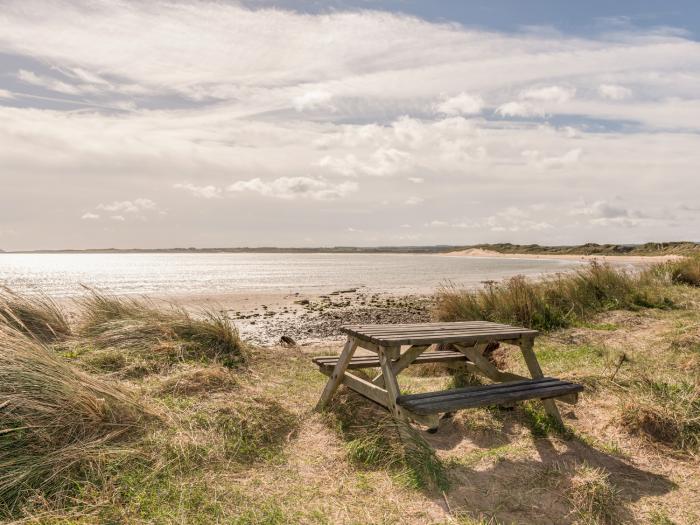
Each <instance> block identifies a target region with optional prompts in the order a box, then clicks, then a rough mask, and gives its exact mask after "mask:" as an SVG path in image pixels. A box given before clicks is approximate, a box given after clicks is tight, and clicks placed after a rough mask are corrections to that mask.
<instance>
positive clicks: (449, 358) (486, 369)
mask: <svg viewBox="0 0 700 525" xmlns="http://www.w3.org/2000/svg"><path fill="white" fill-rule="evenodd" d="M341 330H342V331H343V332H344V333H346V334H347V336H348V338H347V342H346V343H345V347H344V348H343V351H342V353H341V354H340V356H323V357H315V358H313V361H314V362H315V363H316V364H317V365H318V366H319V369H320V371H321V372H323V373H324V374H326V375H328V376H329V379H328V383H326V386H325V388H324V390H323V393H322V394H321V398H320V400H319V402H318V405H317V409H321V408H323V407H325V406H326V405H327V404H328V402H329V400H330V399H331V397H332V396H333V394H334V393H335V391H336V390H337V388H338V386H339V385H340V384H341V383H342V384H344V385H345V386H347V387H348V388H350V389H352V390H354V391H356V392H358V393H359V394H361V395H363V396H364V397H366V398H368V399H370V400H372V401H374V402H375V403H378V404H379V405H381V406H383V407H385V408H387V409H388V410H389V411H390V412H391V413H392V414H393V416H394V417H395V418H396V419H398V420H403V421H413V422H415V423H418V424H422V425H426V426H427V427H429V429H432V430H436V429H437V427H438V422H439V419H440V415H441V414H445V413H452V412H454V411H456V410H460V409H465V408H475V407H481V406H489V405H504V404H505V405H508V404H512V403H514V402H517V401H524V400H526V399H540V400H542V403H543V404H544V408H545V410H546V411H547V413H548V414H549V415H550V416H552V417H553V418H554V419H555V420H556V421H557V422H559V423H560V424H561V422H562V420H561V416H560V414H559V410H558V409H557V406H556V404H555V403H554V400H555V399H556V400H559V401H563V402H566V403H570V404H574V403H576V401H577V398H578V393H579V392H581V391H582V390H583V386H581V385H578V384H575V383H571V382H568V381H562V380H559V379H555V378H551V377H545V376H544V374H543V373H542V369H541V368H540V365H539V363H538V362H537V357H536V356H535V353H534V351H533V345H534V341H535V337H536V336H537V334H538V332H537V331H535V330H530V329H528V328H519V327H516V326H509V325H505V324H498V323H491V322H487V321H466V322H453V323H419V324H390V325H387V324H383V325H369V324H366V325H349V326H343V327H342V328H341ZM495 343H499V344H500V343H504V344H510V345H515V346H517V347H519V348H520V351H521V353H522V356H523V358H524V360H525V364H526V365H527V368H528V370H529V372H530V376H531V377H525V376H521V375H517V374H513V373H510V372H506V371H503V370H499V369H498V368H497V367H496V366H495V365H494V364H493V363H492V362H491V361H490V360H489V359H488V358H487V357H486V356H485V355H484V350H485V349H486V348H487V347H488V346H489V345H490V344H491V345H493V344H495ZM434 345H436V346H437V347H438V349H437V350H433V351H428V350H429V348H430V347H431V346H434ZM357 348H364V349H366V350H369V351H370V352H372V354H369V355H363V356H357V357H355V351H356V350H357ZM425 363H444V364H448V365H450V366H451V367H457V368H459V367H462V368H465V369H467V370H468V371H470V372H473V373H476V374H480V375H483V376H485V377H487V378H488V379H490V380H491V381H493V383H492V384H488V385H483V386H476V387H466V388H455V389H450V390H442V391H436V392H426V393H421V394H401V389H400V387H399V383H398V380H397V376H398V375H399V374H400V373H401V372H402V371H403V370H405V369H406V368H407V367H408V366H410V365H416V364H425ZM376 367H379V368H380V370H381V372H380V373H379V374H378V375H377V376H376V377H374V378H373V379H372V380H371V381H368V380H366V379H363V378H362V377H360V376H358V375H356V374H353V373H351V372H350V370H353V369H360V368H376Z"/></svg>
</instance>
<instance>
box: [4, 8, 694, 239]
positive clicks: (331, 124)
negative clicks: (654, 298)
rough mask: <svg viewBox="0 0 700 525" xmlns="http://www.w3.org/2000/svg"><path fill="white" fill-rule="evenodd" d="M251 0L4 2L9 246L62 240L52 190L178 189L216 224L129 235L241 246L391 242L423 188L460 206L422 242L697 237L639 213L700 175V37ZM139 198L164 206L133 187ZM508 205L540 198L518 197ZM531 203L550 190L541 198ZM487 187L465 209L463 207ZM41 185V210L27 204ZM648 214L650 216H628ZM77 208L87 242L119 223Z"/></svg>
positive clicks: (70, 195)
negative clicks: (301, 8) (358, 235)
mask: <svg viewBox="0 0 700 525" xmlns="http://www.w3.org/2000/svg"><path fill="white" fill-rule="evenodd" d="M248 4H249V3H245V2H244V3H239V2H172V1H164V0H154V1H152V2H130V1H120V2H111V1H106V0H97V1H91V0H55V1H51V2H46V1H44V0H7V1H6V2H3V14H2V16H1V17H0V53H2V54H3V56H6V57H9V60H10V63H11V64H17V66H14V70H10V72H9V75H6V76H5V77H4V79H3V78H0V89H4V90H5V91H3V92H0V96H2V93H5V92H6V93H5V95H7V94H8V93H9V94H10V96H13V97H14V98H13V99H12V100H11V104H10V103H7V102H6V100H5V99H7V96H5V97H4V98H3V99H2V102H3V104H0V121H2V123H3V125H2V126H0V166H2V167H3V171H2V178H3V191H4V193H3V196H4V197H5V199H4V201H3V205H4V206H3V224H7V228H10V227H11V228H13V229H14V230H15V231H17V235H16V237H14V239H15V240H13V241H12V242H13V243H14V244H13V246H17V247H23V246H20V245H23V244H24V245H25V246H26V247H31V246H32V245H37V247H45V246H49V245H52V244H55V243H59V242H60V239H63V238H65V237H64V236H63V237H62V236H61V235H60V232H61V231H65V228H66V227H67V226H71V227H73V226H75V220H76V218H75V215H76V212H75V211H73V212H69V213H66V215H65V217H64V216H62V215H61V212H60V211H57V210H56V208H55V206H53V205H52V203H53V202H55V201H56V200H60V201H61V202H65V203H66V204H65V209H68V210H79V211H85V210H90V212H89V213H93V214H95V215H97V214H99V215H100V216H101V218H102V219H103V220H104V219H108V218H109V217H110V216H120V217H122V218H124V219H125V220H127V221H131V220H139V219H141V218H143V217H146V218H150V217H154V216H156V215H157V214H159V213H162V212H161V211H160V210H162V209H167V210H169V211H170V210H172V211H171V213H170V215H169V217H168V219H171V218H172V220H173V221H174V218H175V217H179V216H183V215H184V214H188V213H190V212H191V210H192V209H193V208H194V207H196V209H197V220H192V221H187V223H186V224H185V223H183V222H179V225H178V227H177V228H174V227H173V223H172V222H170V220H166V219H164V220H163V221H152V222H151V223H149V224H148V225H147V226H148V227H144V228H138V229H132V233H131V235H133V236H134V238H136V239H137V240H136V241H135V242H133V243H132V242H131V240H132V238H131V237H126V234H124V236H123V237H119V233H118V232H117V233H114V234H113V235H114V237H113V238H110V239H109V240H110V241H113V242H112V245H115V246H116V245H127V246H131V245H135V244H141V245H146V246H148V245H150V246H153V245H181V244H180V243H183V244H187V243H189V244H196V243H198V242H202V243H205V242H206V243H207V244H209V245H214V244H217V243H221V245H223V244H226V243H230V242H231V231H233V229H234V228H237V229H236V230H235V231H236V232H237V234H236V237H235V238H236V242H240V243H248V244H258V243H263V242H265V243H269V244H278V243H292V242H298V243H300V244H303V243H305V242H310V241H306V240H305V239H314V242H315V243H319V244H320V243H329V244H332V243H333V242H334V240H335V237H334V236H335V235H337V234H338V232H343V231H344V228H346V227H347V225H348V224H360V225H362V226H363V227H365V229H366V230H367V236H366V238H365V237H363V240H366V242H370V241H369V240H368V239H377V240H376V242H377V243H389V242H394V241H395V240H396V239H397V237H395V236H394V235H395V234H396V232H398V231H400V230H399V228H400V226H399V225H400V224H404V223H405V224H408V223H415V222H416V220H415V209H413V208H410V207H408V206H406V205H405V204H404V203H405V202H406V201H408V200H410V199H411V198H412V197H414V193H416V190H417V189H420V192H418V193H419V194H420V196H421V198H424V199H425V201H424V202H423V203H422V204H421V212H422V214H425V217H435V218H436V220H442V221H443V222H446V223H448V224H449V225H450V226H449V227H448V226H442V227H432V228H430V229H429V230H428V231H427V233H429V235H428V236H426V237H425V242H450V241H452V242H455V241H459V240H461V237H460V234H463V233H464V231H462V230H465V229H468V233H469V236H470V239H474V241H475V242H479V241H488V240H493V239H494V238H499V240H504V241H505V240H512V241H524V242H530V241H532V242H538V241H539V242H541V241H543V239H544V240H546V241H547V242H553V243H554V242H557V243H568V242H575V241H584V242H585V241H586V240H601V241H604V240H611V241H613V242H617V241H619V240H624V241H626V242H631V240H632V239H637V240H642V241H643V240H647V239H646V238H641V237H642V236H646V237H647V238H654V239H659V240H662V239H664V238H671V237H673V238H692V236H693V235H696V230H697V225H696V224H695V222H694V221H693V219H694V217H693V216H692V215H691V213H689V212H688V213H679V216H680V218H678V219H677V220H676V221H675V222H674V223H673V224H672V221H670V220H666V219H664V218H663V215H662V214H661V212H657V213H656V215H654V217H655V218H651V217H647V218H642V217H638V216H635V215H633V214H632V210H648V209H651V208H654V207H656V206H661V205H664V206H666V207H668V208H671V207H673V203H678V202H684V201H687V200H688V199H689V197H688V196H689V195H695V194H697V193H698V192H700V186H698V178H697V166H698V165H700V151H699V150H698V148H697V135H698V132H699V131H700V125H699V124H698V123H699V122H700V96H698V93H700V80H699V79H700V43H698V42H697V41H695V40H693V39H691V38H689V37H687V36H684V35H682V34H678V33H676V34H673V33H671V32H659V31H656V30H650V31H647V30H642V29H634V28H632V29H630V30H627V29H624V28H621V29H619V30H617V31H616V32H615V33H614V34H606V35H597V34H588V35H584V36H581V35H577V36H572V35H567V34H564V33H555V32H551V31H541V30H533V31H529V32H527V33H519V32H502V31H501V32H499V31H484V30H481V29H478V28H473V27H465V26H462V25H458V24H454V23H451V22H449V21H447V22H445V23H435V22H431V21H427V20H422V19H420V18H417V17H411V16H405V15H403V14H401V13H397V12H395V13H388V12H384V11H380V10H379V9H367V10H344V9H343V8H342V7H339V8H338V9H333V10H324V12H323V13H322V14H319V15H316V14H313V12H314V11H313V10H312V11H311V12H304V13H301V12H298V11H293V10H289V9H279V8H275V9H266V8H264V7H259V6H257V5H256V8H255V9H249V8H246V7H245V6H246V5H248ZM265 4H266V5H267V3H265ZM375 7H377V6H375ZM76 20H80V22H81V23H80V24H76V22H75V21H76ZM144 27H147V28H148V29H149V30H148V31H144V30H143V28H144ZM174 34H176V35H178V38H173V35H174ZM280 50H282V51H280ZM605 86H607V87H605ZM610 86H612V87H613V88H614V89H610ZM620 88H622V89H620ZM46 90H48V91H49V92H48V93H45V91H46ZM71 100H72V101H74V102H73V103H71V102H70V101H71ZM621 100H623V101H624V103H621V102H620V101H621ZM487 108H488V109H487ZM492 108H494V110H493V111H492ZM120 109H126V110H127V111H118V110H120ZM233 174H239V175H236V178H239V179H241V180H239V181H238V182H235V181H234V182H232V184H231V186H232V187H233V189H232V190H230V191H228V190H227V189H226V188H225V187H224V185H221V183H220V182H218V181H222V180H227V181H228V180H232V177H233V176H234V175H233ZM240 174H242V175H240ZM296 174H301V175H302V176H300V177H297V176H296ZM418 180H422V181H423V182H422V183H419V182H418ZM415 184H421V185H420V186H415ZM37 186H39V187H41V188H42V189H43V191H42V195H41V196H38V195H37V194H36V192H33V193H32V191H31V190H32V188H34V187H37ZM75 188H80V189H81V191H80V192H76V191H75ZM174 188H175V189H177V190H178V191H174ZM573 191H575V192H576V193H577V194H578V195H580V196H581V198H582V199H585V202H586V203H595V202H597V201H601V200H606V199H607V200H609V201H610V203H611V205H613V206H618V205H619V203H618V202H617V201H615V200H613V199H612V198H611V197H610V195H616V194H624V195H625V204H624V207H625V208H626V209H627V210H628V211H630V215H628V216H618V217H605V216H603V215H590V216H586V215H570V214H569V213H568V208H567V207H565V206H563V205H562V203H564V202H567V203H568V202H569V201H570V199H571V197H570V195H571V194H572V192H573ZM243 192H245V197H243V195H244V194H243ZM30 195H31V197H29V196H30ZM105 195H108V196H110V198H109V199H110V200H105V199H106V197H105ZM130 195H132V196H135V195H151V196H157V201H158V204H157V206H156V207H155V208H153V209H146V208H143V206H141V205H140V204H138V203H136V202H135V201H136V199H131V200H129V201H124V200H123V198H124V197H121V196H130ZM217 195H221V197H222V198H224V197H229V198H235V199H236V208H237V211H239V212H240V213H236V214H230V216H229V215H226V216H222V214H221V213H220V209H219V207H218V206H199V205H198V203H197V202H196V201H195V202H193V196H198V197H201V198H213V197H215V196H217ZM475 195H478V198H477V199H476V200H478V201H479V202H476V203H474V202H472V201H473V200H474V196H475ZM117 196H119V197H117ZM263 197H266V198H267V201H266V199H264V198H263ZM274 198H278V199H287V200H288V201H290V202H289V203H284V205H280V203H279V202H272V200H273V199H274ZM331 198H335V199H336V202H334V203H333V205H328V203H327V202H326V201H327V200H328V199H331ZM31 199H34V200H31ZM111 199H116V200H115V202H112V201H111ZM292 201H293V202H292ZM98 202H102V203H103V204H102V206H103V207H102V208H96V207H95V206H94V204H95V203H98ZM126 202H128V203H130V204H124V203H126ZM494 202H498V203H502V206H503V207H504V209H505V208H507V207H509V206H510V205H514V206H516V207H517V208H518V209H521V210H525V211H526V212H527V213H529V214H530V215H529V216H527V217H519V218H515V216H514V215H513V212H511V214H510V216H507V215H499V214H498V212H497V211H494V210H493V209H492V208H493V203H494ZM535 202H537V203H541V204H543V205H544V206H545V209H544V210H534V209H531V208H530V205H532V204H534V203H535ZM467 204H468V208H469V215H468V216H464V217H459V216H458V217H449V216H447V217H446V216H445V215H444V214H445V213H446V210H458V209H464V208H465V206H466V205H467ZM691 204H692V203H691ZM29 205H35V206H36V208H37V209H38V210H40V212H38V213H37V222H34V223H33V222H31V221H27V220H25V219H24V217H26V214H24V212H23V210H26V208H27V206H29ZM590 206H592V205H591V204H588V205H587V207H590ZM581 207H583V205H582V206H581ZM107 208H113V209H112V210H109V209H107ZM130 210H131V211H130ZM133 210H136V211H133ZM501 211H503V210H501ZM387 213H389V214H391V217H392V221H387V220H386V216H387ZM358 215H362V217H363V219H364V220H363V221H362V222H360V221H358V222H356V221H357V217H358ZM268 218H269V219H272V220H267V219H268ZM86 220H87V219H86ZM114 220H119V219H114ZM424 220H429V219H424ZM630 220H633V221H644V222H643V225H644V226H645V227H644V228H638V232H639V233H636V232H635V233H634V235H633V234H632V233H631V232H629V231H628V230H625V231H622V229H623V228H625V223H626V222H627V223H629V221H630ZM591 221H598V222H591ZM605 221H606V222H605ZM625 221H626V222H625ZM243 223H245V224H243ZM79 224H81V225H83V226H84V227H85V232H84V233H85V235H84V236H79V235H78V234H76V236H75V238H76V239H80V241H76V243H77V242H81V243H85V245H88V246H90V245H92V246H94V245H98V244H102V243H103V242H106V239H104V237H103V235H98V234H97V233H96V232H95V231H92V230H95V228H91V227H90V224H89V223H79ZM365 224H376V225H377V226H376V227H375V231H372V232H370V231H369V229H370V228H369V227H367V226H364V225H365ZM547 224H550V225H551V224H556V226H557V227H556V228H547V227H546V226H545V225H547ZM92 226H94V224H92ZM243 226H244V227H243ZM420 227H421V226H417V228H420ZM424 227H425V226H424ZM392 228H394V229H395V231H393V232H392V231H390V230H391V229H392ZM426 228H428V227H426ZM538 228H540V229H538ZM115 230H118V229H115ZM124 230H126V229H124ZM133 230H138V231H133ZM203 232H204V233H203ZM494 232H502V237H499V236H497V235H494ZM542 232H544V233H546V235H544V233H542ZM78 233H80V232H78ZM410 233H413V232H410ZM110 235H112V233H110ZM428 239H429V240H428ZM373 242H374V241H373ZM396 242H398V241H396ZM11 247H12V246H10V248H11ZM58 247H62V246H58ZM3 248H6V249H7V248H8V247H7V246H3Z"/></svg>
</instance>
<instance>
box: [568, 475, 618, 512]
mask: <svg viewBox="0 0 700 525" xmlns="http://www.w3.org/2000/svg"><path fill="white" fill-rule="evenodd" d="M569 498H570V501H571V505H572V507H573V512H574V513H575V515H576V521H577V523H580V524H581V525H584V524H585V525H615V524H617V523H622V520H621V518H620V512H619V510H620V507H621V498H620V490H619V489H618V488H617V487H616V486H615V485H614V484H613V483H612V482H611V481H610V474H609V473H608V472H606V471H605V470H603V469H602V468H600V467H597V468H596V467H591V466H590V465H586V464H581V465H578V466H577V467H576V470H575V475H574V476H573V477H572V478H571V487H570V489H569Z"/></svg>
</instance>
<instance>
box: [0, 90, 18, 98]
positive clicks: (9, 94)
mask: <svg viewBox="0 0 700 525" xmlns="http://www.w3.org/2000/svg"><path fill="white" fill-rule="evenodd" d="M0 98H15V97H14V95H13V94H12V92H10V91H8V90H6V89H0Z"/></svg>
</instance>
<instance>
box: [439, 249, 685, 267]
mask: <svg viewBox="0 0 700 525" xmlns="http://www.w3.org/2000/svg"><path fill="white" fill-rule="evenodd" d="M444 255H445V256H446V257H487V258H492V257H495V258H499V259H551V260H560V261H584V262H585V261H598V262H605V263H610V264H615V265H626V264H629V265H648V264H655V263H659V262H666V261H673V260H676V259H680V258H681V256H680V255H568V254H533V253H500V252H496V251H493V250H484V249H481V248H470V249H468V250H458V251H454V252H448V253H445V254H444Z"/></svg>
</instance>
